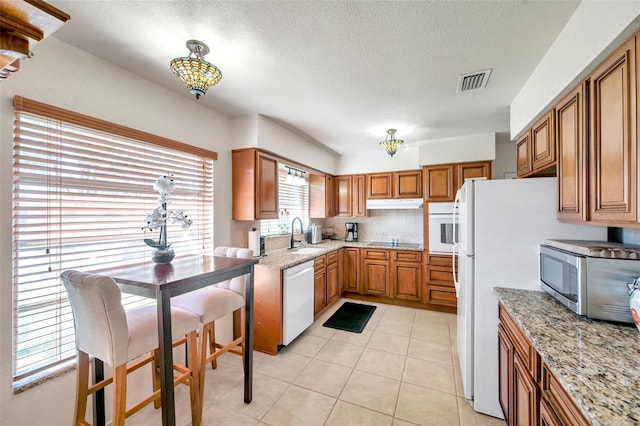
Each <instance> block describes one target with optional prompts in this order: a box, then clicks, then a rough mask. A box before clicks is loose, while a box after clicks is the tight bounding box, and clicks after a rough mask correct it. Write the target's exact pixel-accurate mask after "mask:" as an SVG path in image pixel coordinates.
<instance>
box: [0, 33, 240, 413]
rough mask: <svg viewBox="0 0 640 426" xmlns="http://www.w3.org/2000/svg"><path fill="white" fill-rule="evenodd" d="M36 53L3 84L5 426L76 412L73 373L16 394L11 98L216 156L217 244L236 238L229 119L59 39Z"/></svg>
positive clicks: (1, 375)
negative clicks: (232, 232) (13, 369)
mask: <svg viewBox="0 0 640 426" xmlns="http://www.w3.org/2000/svg"><path fill="white" fill-rule="evenodd" d="M34 53H35V56H34V58H33V59H29V60H25V61H23V63H22V67H21V70H20V72H18V73H16V74H14V75H12V76H11V77H10V78H9V79H7V80H5V81H2V82H0V241H2V242H3V244H0V283H1V284H2V285H0V347H1V348H3V349H2V351H1V352H0V424H1V425H11V426H16V425H25V426H26V425H29V426H31V425H47V426H55V425H61V426H62V425H65V426H67V425H69V424H71V418H72V413H73V409H72V407H73V405H72V404H73V399H74V390H75V384H74V380H73V378H74V374H73V373H68V374H65V375H63V376H62V377H59V378H57V379H54V380H53V381H51V382H49V383H45V384H42V385H39V386H37V387H35V388H33V389H30V390H27V391H25V392H23V393H21V394H19V395H14V394H13V390H12V377H11V363H12V351H11V349H10V348H11V347H12V315H13V310H12V288H11V269H12V266H11V265H12V263H11V262H12V261H11V244H10V241H11V226H12V223H11V180H12V176H11V172H12V162H11V154H12V153H11V150H12V118H13V107H12V97H13V96H14V95H20V96H24V97H27V98H31V99H34V100H37V101H41V102H45V103H49V104H52V105H55V106H58V107H62V108H66V109H70V110H74V111H78V112H82V113H84V114H88V115H91V116H93V117H97V118H101V119H104V120H108V121H111V122H115V123H118V124H122V125H125V126H129V127H133V128H136V129H140V130H143V131H146V132H150V133H153V134H157V135H160V136H164V137H167V138H171V139H175V140H179V141H182V142H185V143H188V144H192V145H195V146H200V147H203V148H207V149H210V150H214V151H217V152H218V154H219V159H218V161H217V162H216V164H215V230H216V235H215V239H216V244H227V243H228V241H229V238H230V235H229V233H230V223H231V186H230V185H229V184H228V182H230V181H231V161H230V146H229V141H230V131H229V120H228V119H227V118H226V117H224V116H222V115H220V114H218V113H215V112H213V111H211V110H208V109H206V108H203V107H201V106H199V105H198V104H197V103H196V101H195V99H193V98H192V97H191V96H190V95H189V94H188V92H187V91H186V90H185V95H184V96H179V95H176V94H174V93H171V92H169V91H167V90H165V89H163V88H161V87H159V86H157V85H155V84H152V83H150V82H149V81H147V80H145V79H143V78H140V77H137V76H135V75H133V74H130V73H128V72H126V71H124V70H122V69H120V68H117V67H115V66H113V65H111V64H109V63H107V62H104V61H102V60H101V59H98V58H96V57H94V56H91V55H89V54H87V53H85V52H83V51H80V50H77V49H75V48H73V47H71V46H69V45H66V44H65V43H63V42H61V41H59V40H57V39H55V38H49V39H47V40H45V41H43V42H42V43H40V44H39V45H38V46H37V47H36V48H35V49H34ZM167 72H168V71H167ZM212 90H215V88H214V89H212ZM140 243H141V244H143V243H142V235H141V241H140ZM145 383H146V382H145ZM132 390H133V391H134V392H135V391H136V387H135V386H134V387H132ZM36 402H37V404H38V409H34V404H36Z"/></svg>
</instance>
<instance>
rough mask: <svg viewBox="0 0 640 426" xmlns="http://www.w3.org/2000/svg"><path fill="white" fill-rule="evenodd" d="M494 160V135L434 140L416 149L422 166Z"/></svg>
mask: <svg viewBox="0 0 640 426" xmlns="http://www.w3.org/2000/svg"><path fill="white" fill-rule="evenodd" d="M495 158H496V134H495V133H483V134H479V135H469V136H457V137H452V138H445V139H434V140H431V141H428V142H424V143H422V144H421V145H420V146H419V147H418V162H419V164H420V165H423V166H429V165H433V164H448V163H464V162H468V161H486V160H494V159H495Z"/></svg>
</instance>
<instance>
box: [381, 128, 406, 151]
mask: <svg viewBox="0 0 640 426" xmlns="http://www.w3.org/2000/svg"><path fill="white" fill-rule="evenodd" d="M396 131H397V130H396V129H389V130H387V137H386V138H385V139H384V140H383V141H382V142H380V146H381V147H382V149H384V150H385V152H386V153H387V154H389V155H390V156H392V157H393V155H394V154H395V153H396V152H398V148H400V147H401V146H402V145H404V141H403V140H402V139H396V137H395V136H394V134H395V133H396Z"/></svg>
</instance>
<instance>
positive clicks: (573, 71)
mask: <svg viewBox="0 0 640 426" xmlns="http://www.w3.org/2000/svg"><path fill="white" fill-rule="evenodd" d="M639 28H640V1H629V0H623V1H620V0H610V1H593V0H583V1H582V2H581V3H580V5H579V6H578V8H577V9H576V11H575V12H574V14H573V15H572V16H571V19H569V22H567V25H566V26H565V27H564V29H563V30H562V32H561V33H560V35H559V36H558V38H557V39H556V40H555V41H554V42H553V44H552V45H551V47H550V48H549V50H548V51H547V53H546V54H545V56H544V57H543V58H542V61H540V63H539V64H538V66H537V67H536V69H535V70H534V71H533V73H532V74H531V76H530V77H529V79H528V80H527V82H526V83H525V84H524V86H523V87H522V88H521V89H520V91H519V92H518V94H517V95H516V97H515V98H514V99H513V101H512V102H511V139H515V138H516V136H517V135H518V134H519V133H521V132H522V131H523V130H524V129H526V128H527V127H528V126H529V125H531V124H532V122H533V121H534V120H535V119H536V118H537V117H538V116H540V115H541V114H542V113H543V112H544V111H545V110H547V109H548V108H549V107H551V106H552V105H553V104H554V103H555V102H556V101H557V100H559V99H560V97H562V96H563V95H564V94H565V93H566V92H567V91H569V90H571V88H572V87H574V86H575V85H576V84H577V83H578V82H579V81H580V80H581V79H583V78H584V77H586V73H587V72H588V71H589V70H590V69H593V68H594V67H595V66H597V64H598V63H599V62H601V61H602V60H604V58H605V56H606V55H607V54H609V53H610V52H612V51H613V49H615V48H616V47H617V46H618V45H620V43H622V42H623V41H624V40H625V39H626V38H627V37H629V36H630V35H631V34H633V32H634V31H637V30H638V29H639Z"/></svg>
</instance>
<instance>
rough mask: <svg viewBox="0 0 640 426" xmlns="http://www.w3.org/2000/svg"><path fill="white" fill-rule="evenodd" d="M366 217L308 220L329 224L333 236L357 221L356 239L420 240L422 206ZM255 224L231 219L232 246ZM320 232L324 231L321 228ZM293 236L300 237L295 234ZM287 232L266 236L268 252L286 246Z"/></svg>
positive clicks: (242, 241)
mask: <svg viewBox="0 0 640 426" xmlns="http://www.w3.org/2000/svg"><path fill="white" fill-rule="evenodd" d="M367 213H368V215H369V216H368V217H357V218H354V217H332V218H329V219H312V220H311V223H314V224H317V225H320V226H322V227H323V229H324V228H327V227H331V228H333V231H334V237H333V238H334V239H337V240H343V239H344V234H345V232H344V224H345V223H346V222H356V223H357V224H358V241H385V242H387V241H391V239H392V238H397V239H398V242H400V243H417V244H422V243H423V240H422V238H423V237H422V233H423V226H422V225H423V224H422V209H415V210H369V211H368V212H367ZM254 226H257V225H256V222H254V221H236V220H234V221H231V242H230V243H231V246H234V247H247V245H248V239H247V232H248V231H249V230H251V228H252V227H254ZM323 233H326V231H325V230H323ZM296 239H299V237H298V236H296ZM289 241H290V235H289V234H286V235H284V236H273V237H267V239H266V240H265V249H266V251H267V252H269V251H273V250H278V249H281V248H286V247H288V246H289Z"/></svg>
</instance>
